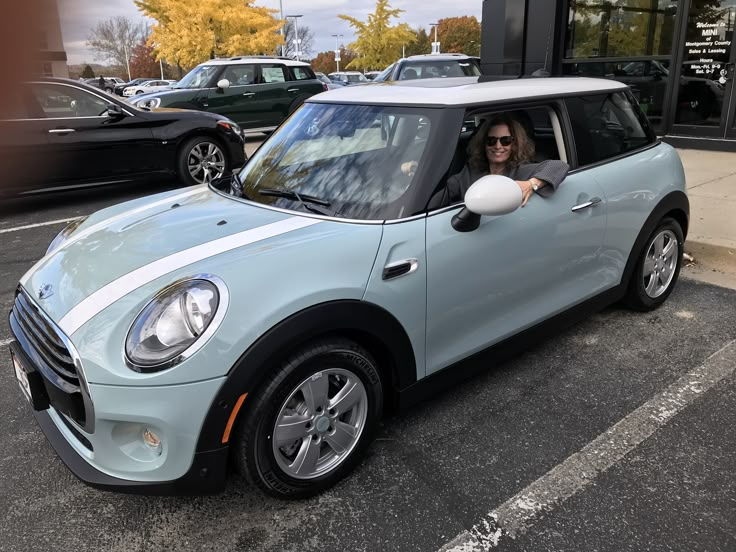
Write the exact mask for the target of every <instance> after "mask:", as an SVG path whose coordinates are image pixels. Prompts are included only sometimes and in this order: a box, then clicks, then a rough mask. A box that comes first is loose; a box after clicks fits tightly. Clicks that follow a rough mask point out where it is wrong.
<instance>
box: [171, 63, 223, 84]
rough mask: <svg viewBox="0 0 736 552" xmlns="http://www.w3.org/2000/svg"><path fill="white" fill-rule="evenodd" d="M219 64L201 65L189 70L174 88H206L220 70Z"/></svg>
mask: <svg viewBox="0 0 736 552" xmlns="http://www.w3.org/2000/svg"><path fill="white" fill-rule="evenodd" d="M219 69H220V67H219V66H217V65H200V66H199V67H195V68H194V69H192V70H191V71H189V72H188V73H187V74H186V75H184V78H183V79H181V80H180V81H179V82H178V83H176V85H175V86H174V88H204V87H205V86H207V85H208V84H209V82H210V81H211V80H212V77H214V76H215V73H217V71H219Z"/></svg>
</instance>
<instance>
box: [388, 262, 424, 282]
mask: <svg viewBox="0 0 736 552" xmlns="http://www.w3.org/2000/svg"><path fill="white" fill-rule="evenodd" d="M417 268H419V261H418V260H417V259H405V260H403V261H397V262H395V263H391V264H387V265H386V266H385V267H383V275H382V278H383V279H384V280H393V279H394V278H398V277H399V276H405V275H407V274H411V273H412V272H414V271H415V270H416V269H417Z"/></svg>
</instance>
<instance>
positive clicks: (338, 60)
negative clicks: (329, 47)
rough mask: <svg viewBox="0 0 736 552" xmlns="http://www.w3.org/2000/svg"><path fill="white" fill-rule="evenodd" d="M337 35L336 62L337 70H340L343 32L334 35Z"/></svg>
mask: <svg viewBox="0 0 736 552" xmlns="http://www.w3.org/2000/svg"><path fill="white" fill-rule="evenodd" d="M332 36H334V37H335V63H337V72H338V73H339V72H340V37H342V36H343V35H341V34H334V35H332Z"/></svg>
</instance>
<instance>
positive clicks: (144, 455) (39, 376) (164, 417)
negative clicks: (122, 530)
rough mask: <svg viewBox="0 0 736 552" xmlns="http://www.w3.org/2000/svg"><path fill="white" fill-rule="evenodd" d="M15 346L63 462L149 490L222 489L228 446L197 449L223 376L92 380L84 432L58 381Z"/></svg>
mask: <svg viewBox="0 0 736 552" xmlns="http://www.w3.org/2000/svg"><path fill="white" fill-rule="evenodd" d="M16 337H18V336H16ZM10 351H11V358H12V357H14V358H15V359H17V361H18V362H19V363H20V366H22V367H23V370H24V371H25V372H26V373H27V375H28V376H29V380H30V381H31V382H32V384H31V388H32V403H31V407H32V409H33V414H34V416H35V418H36V421H37V422H38V424H39V426H40V427H41V429H42V430H43V432H44V434H45V435H46V437H47V439H48V440H49V442H50V443H51V445H52V446H53V448H54V449H55V450H56V452H57V454H58V455H59V456H60V457H61V459H62V460H63V462H64V463H65V464H66V465H67V467H68V468H69V469H70V470H71V471H72V473H74V474H75V475H76V476H77V477H78V478H79V479H81V480H82V481H83V482H85V483H87V484H89V485H91V486H93V487H97V488H101V489H106V490H113V491H122V492H129V493H138V494H151V495H160V494H180V495H185V494H186V495H194V494H213V493H217V492H220V491H222V490H223V489H224V487H225V480H226V470H227V458H228V447H227V445H222V446H220V445H219V441H216V442H217V443H218V444H217V445H214V446H211V447H209V448H208V449H207V450H203V451H198V450H196V449H197V441H198V440H199V438H200V431H201V429H202V425H203V422H204V419H205V418H206V416H207V414H208V411H209V409H210V405H211V404H212V400H213V398H214V397H215V396H216V394H217V392H218V390H219V388H220V386H221V385H222V383H223V379H222V378H216V379H213V380H207V381H204V382H196V383H190V384H185V385H167V386H159V387H129V386H126V387H123V386H111V385H94V384H88V387H89V394H90V398H91V402H90V405H91V404H92V403H94V408H88V409H85V410H86V412H85V414H86V416H85V418H86V421H87V423H86V424H85V426H84V427H86V428H88V429H84V428H83V427H82V426H81V425H80V424H79V423H77V422H75V421H74V420H73V419H72V418H71V417H70V414H69V413H68V408H67V406H68V405H67V404H66V403H65V402H64V393H62V392H59V391H57V392H53V393H52V392H49V390H50V389H54V388H55V386H54V384H52V383H51V382H50V381H49V380H47V379H46V378H45V376H44V374H43V372H41V371H40V370H38V368H37V366H36V363H35V362H34V361H33V360H31V356H30V355H28V354H27V353H26V351H25V350H24V348H23V347H21V346H20V345H19V343H18V342H17V341H16V342H13V343H11V344H10ZM60 409H61V410H60ZM90 418H93V419H90ZM90 422H91V423H90ZM89 428H94V429H89ZM144 430H150V431H153V432H155V433H156V435H158V436H159V438H160V440H161V449H160V452H156V451H154V450H152V449H151V448H150V447H147V446H146V444H145V442H144V441H143V439H142V436H143V431H144Z"/></svg>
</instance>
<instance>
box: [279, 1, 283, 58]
mask: <svg viewBox="0 0 736 552" xmlns="http://www.w3.org/2000/svg"><path fill="white" fill-rule="evenodd" d="M279 12H280V13H281V21H283V20H284V4H283V2H282V1H281V0H279ZM279 34H280V35H281V37H282V38H283V37H284V27H283V26H282V27H281V28H280V29H279ZM281 55H282V56H283V55H284V45H283V44H282V45H281Z"/></svg>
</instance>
